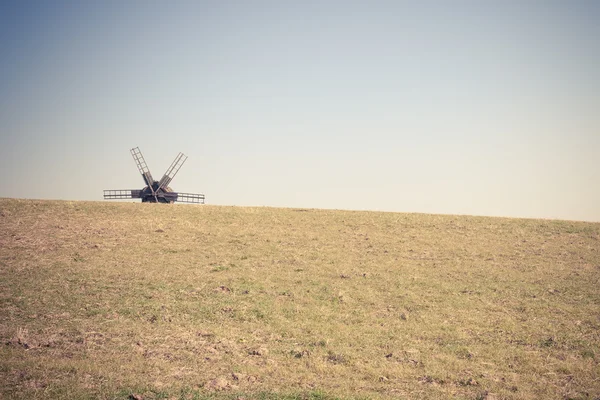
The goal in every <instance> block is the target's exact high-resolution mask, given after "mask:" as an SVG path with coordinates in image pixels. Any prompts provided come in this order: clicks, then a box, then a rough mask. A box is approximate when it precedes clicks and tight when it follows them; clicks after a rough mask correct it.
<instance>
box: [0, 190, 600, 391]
mask: <svg viewBox="0 0 600 400" xmlns="http://www.w3.org/2000/svg"><path fill="white" fill-rule="evenodd" d="M0 227H1V228H2V229H1V234H0V341H1V342H0V398H7V399H8V398H23V399H25V398H27V399H29V398H39V399H43V398H48V399H55V398H65V399H66V398H68V399H73V398H74V399H77V398H82V399H83V398H106V399H114V398H117V399H127V398H132V399H140V398H143V399H158V398H167V399H171V398H174V399H179V398H181V399H194V398H227V399H236V398H245V399H252V398H266V399H274V398H282V397H285V398H290V399H291V398H314V399H326V398H357V397H360V398H391V397H405V398H415V399H416V398H418V399H436V398H464V399H542V398H543V399H566V398H572V399H596V398H599V397H600V366H599V361H600V289H599V283H600V224H598V223H584V222H566V221H549V220H525V219H507V218H485V217H468V216H441V215H423V214H401V213H378V212H350V211H331V210H299V209H275V208H245V207H217V206H177V205H175V206H172V205H154V204H134V203H100V202H61V201H31V200H12V199H0Z"/></svg>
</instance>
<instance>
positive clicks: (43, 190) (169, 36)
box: [0, 0, 600, 221]
mask: <svg viewBox="0 0 600 400" xmlns="http://www.w3.org/2000/svg"><path fill="white" fill-rule="evenodd" d="M599 21H600V2H598V1H514V2H511V1H495V2H488V1H460V0H458V1H423V2H421V1H410V2H408V1H407V2H403V1H327V0H325V1H286V0H282V1H252V0H247V1H210V2H208V1H207V2H203V1H189V2H182V1H174V2H159V1H123V2H122V1H97V2H88V1H83V2H78V1H68V2H59V1H40V2H29V1H12V2H11V1H2V2H0V172H1V174H2V177H3V184H2V185H1V186H0V197H18V198H43V199H72V200H101V199H102V190H103V189H131V188H133V189H139V188H141V187H142V186H143V184H142V178H141V176H139V174H138V172H137V170H136V167H135V165H134V162H133V160H132V159H131V156H130V154H129V149H130V148H132V147H135V146H139V147H140V148H141V150H142V152H143V153H144V155H145V157H146V161H147V162H148V164H149V166H150V169H151V171H152V173H153V175H154V177H155V178H159V177H160V176H161V175H162V173H163V172H164V171H165V170H166V168H167V167H168V166H169V164H170V162H171V161H172V160H173V158H174V157H175V155H176V154H177V152H179V151H183V152H184V153H185V154H186V155H188V156H189V159H188V160H187V162H186V164H185V165H184V166H183V168H182V169H181V171H180V172H179V174H178V175H177V177H176V178H175V179H174V180H173V183H172V185H171V186H172V187H173V188H174V189H175V190H179V191H183V192H200V193H205V194H206V196H207V203H209V204H223V205H258V206H260V205H265V206H282V207H316V208H340V209H358V210H365V209H366V210H385V211H401V212H427V213H445V214H475V215H493V216H514V217H541V218H561V219H576V220H588V221H600V23H599Z"/></svg>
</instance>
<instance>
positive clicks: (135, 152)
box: [130, 147, 154, 192]
mask: <svg viewBox="0 0 600 400" xmlns="http://www.w3.org/2000/svg"><path fill="white" fill-rule="evenodd" d="M130 151H131V155H132V156H133V160H134V161H135V165H137V167H138V170H139V171H140V174H142V178H144V182H145V183H146V185H148V186H149V187H150V188H152V184H153V183H154V179H153V178H152V174H151V173H150V169H148V165H147V164H146V160H144V156H143V155H142V152H141V151H140V148H139V147H134V148H133V149H131V150H130ZM152 192H154V190H153V191H152Z"/></svg>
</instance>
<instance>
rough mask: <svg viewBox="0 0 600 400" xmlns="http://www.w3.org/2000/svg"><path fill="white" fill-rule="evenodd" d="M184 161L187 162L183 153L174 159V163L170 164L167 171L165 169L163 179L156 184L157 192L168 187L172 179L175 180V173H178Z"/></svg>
mask: <svg viewBox="0 0 600 400" xmlns="http://www.w3.org/2000/svg"><path fill="white" fill-rule="evenodd" d="M185 160H187V156H186V155H184V154H183V153H179V154H178V155H177V157H175V161H173V163H171V166H170V167H169V169H167V172H165V174H164V175H163V177H162V178H160V181H159V182H158V189H156V191H157V192H158V191H159V190H160V189H164V188H166V187H167V186H168V185H169V183H171V181H172V180H173V178H175V175H176V174H177V171H179V168H181V166H182V165H183V163H184V162H185Z"/></svg>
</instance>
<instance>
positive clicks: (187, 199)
mask: <svg viewBox="0 0 600 400" xmlns="http://www.w3.org/2000/svg"><path fill="white" fill-rule="evenodd" d="M175 194H176V195H177V197H176V199H175V200H174V201H177V202H179V203H196V204H204V195H203V194H195V193H175Z"/></svg>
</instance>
